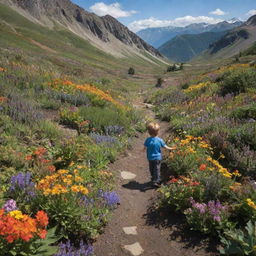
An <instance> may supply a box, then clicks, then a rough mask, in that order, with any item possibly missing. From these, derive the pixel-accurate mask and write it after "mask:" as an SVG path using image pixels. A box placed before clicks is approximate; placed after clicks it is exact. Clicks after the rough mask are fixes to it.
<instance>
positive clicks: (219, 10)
mask: <svg viewBox="0 0 256 256" xmlns="http://www.w3.org/2000/svg"><path fill="white" fill-rule="evenodd" d="M209 14H213V15H217V16H222V15H226V14H228V13H227V12H224V11H222V10H221V9H219V8H217V9H216V10H215V11H212V12H209Z"/></svg>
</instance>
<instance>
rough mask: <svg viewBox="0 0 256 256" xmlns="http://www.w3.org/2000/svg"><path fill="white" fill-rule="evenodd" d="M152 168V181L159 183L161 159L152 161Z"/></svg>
mask: <svg viewBox="0 0 256 256" xmlns="http://www.w3.org/2000/svg"><path fill="white" fill-rule="evenodd" d="M152 169H153V175H152V176H153V183H157V184H160V169H161V160H154V161H152Z"/></svg>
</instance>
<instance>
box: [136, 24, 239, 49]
mask: <svg viewBox="0 0 256 256" xmlns="http://www.w3.org/2000/svg"><path fill="white" fill-rule="evenodd" d="M241 24H242V22H241V21H239V20H237V19H236V20H235V19H232V21H230V22H227V21H223V22H220V23H217V24H206V23H198V24H197V23H196V24H191V25H188V26H186V27H173V26H170V27H162V28H147V29H143V30H140V31H139V32H137V35H138V36H140V37H141V38H142V39H143V40H145V41H146V42H147V43H149V44H151V45H153V46H154V47H156V48H158V47H160V46H161V45H163V44H164V43H166V42H167V41H169V40H171V39H172V38H174V37H176V36H177V35H184V34H200V33H204V32H221V31H227V30H231V29H233V28H236V27H238V26H240V25H241Z"/></svg>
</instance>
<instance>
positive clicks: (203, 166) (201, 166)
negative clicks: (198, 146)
mask: <svg viewBox="0 0 256 256" xmlns="http://www.w3.org/2000/svg"><path fill="white" fill-rule="evenodd" d="M206 167H207V165H206V164H201V165H200V167H199V170H200V171H204V170H205V169H206Z"/></svg>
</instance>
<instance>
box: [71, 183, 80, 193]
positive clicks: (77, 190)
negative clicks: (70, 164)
mask: <svg viewBox="0 0 256 256" xmlns="http://www.w3.org/2000/svg"><path fill="white" fill-rule="evenodd" d="M71 190H72V192H75V193H77V192H79V191H80V189H79V187H78V186H76V185H75V186H72V187H71Z"/></svg>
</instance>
